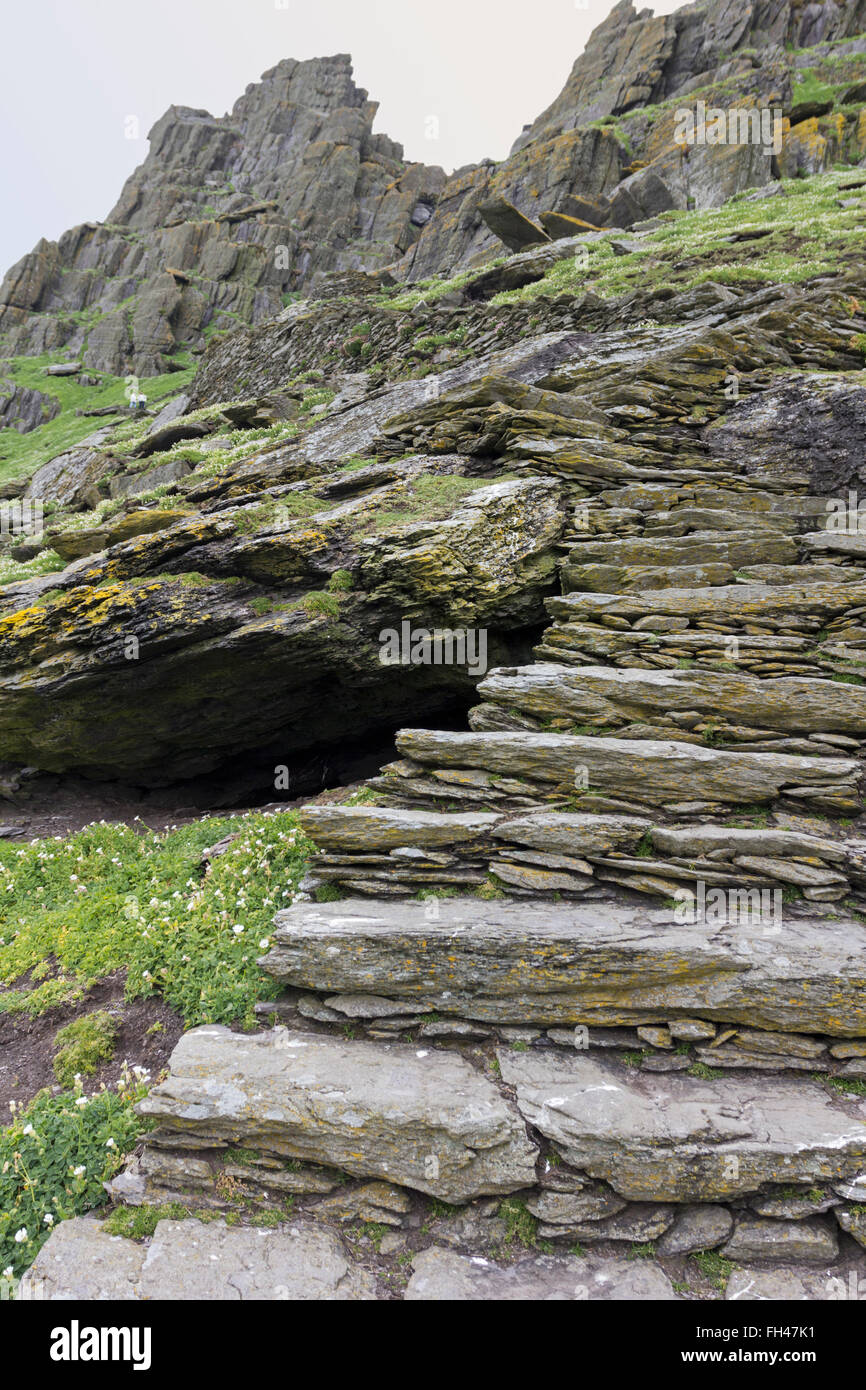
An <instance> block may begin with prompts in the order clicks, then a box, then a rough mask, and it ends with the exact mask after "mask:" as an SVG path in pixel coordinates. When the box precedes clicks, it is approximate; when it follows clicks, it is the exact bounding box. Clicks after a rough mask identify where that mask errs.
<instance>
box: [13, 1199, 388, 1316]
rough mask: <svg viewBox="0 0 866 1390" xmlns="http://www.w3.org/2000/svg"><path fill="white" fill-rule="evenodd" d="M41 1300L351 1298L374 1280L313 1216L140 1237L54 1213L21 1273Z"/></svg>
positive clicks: (367, 1292)
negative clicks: (272, 1224)
mask: <svg viewBox="0 0 866 1390" xmlns="http://www.w3.org/2000/svg"><path fill="white" fill-rule="evenodd" d="M39 1281H41V1283H42V1296H43V1297H46V1298H48V1299H51V1300H61V1301H62V1300H69V1299H74V1300H78V1299H84V1300H88V1301H89V1300H93V1299H99V1300H106V1299H108V1300H110V1299H126V1300H129V1299H142V1300H151V1299H169V1300H178V1301H186V1300H192V1299H208V1300H215V1301H229V1300H231V1301H235V1300H242V1299H248V1300H269V1299H273V1300H275V1301H285V1300H292V1301H294V1300H303V1301H306V1300H311V1299H320V1300H346V1299H350V1300H357V1299H364V1300H366V1299H374V1298H376V1281H375V1279H374V1278H373V1277H372V1275H370V1274H369V1273H367V1271H366V1270H363V1269H360V1268H357V1267H356V1266H354V1265H352V1263H351V1262H350V1260H349V1259H348V1258H347V1256H346V1253H345V1251H344V1249H343V1246H342V1243H341V1242H340V1240H339V1238H338V1237H337V1236H336V1235H335V1234H334V1233H333V1232H331V1231H327V1230H325V1229H324V1228H322V1227H318V1226H316V1225H315V1224H313V1223H301V1222H298V1223H295V1224H291V1225H289V1224H287V1225H284V1226H281V1227H278V1228H274V1229H265V1230H262V1229H259V1228H250V1227H246V1228H243V1227H229V1226H226V1224H225V1223H224V1222H222V1221H213V1222H208V1223H207V1224H202V1222H200V1221H195V1220H192V1219H190V1220H186V1221H160V1222H158V1223H157V1227H156V1230H155V1232H154V1234H153V1237H152V1239H151V1240H150V1241H149V1242H147V1243H146V1244H145V1243H144V1242H136V1241H133V1240H127V1239H126V1238H124V1237H121V1236H109V1235H107V1234H106V1233H105V1232H104V1231H103V1230H102V1229H101V1225H100V1222H99V1220H98V1219H94V1218H92V1217H81V1216H80V1217H75V1218H73V1220H71V1221H64V1222H62V1223H61V1224H60V1225H59V1226H58V1227H57V1229H56V1230H55V1231H53V1232H52V1234H51V1235H50V1237H49V1238H48V1241H47V1242H46V1244H45V1245H44V1246H43V1247H42V1250H41V1251H40V1252H39V1254H38V1255H37V1257H36V1260H35V1262H34V1263H33V1265H31V1267H30V1269H29V1271H28V1273H27V1274H26V1275H25V1278H24V1284H23V1292H25V1294H26V1290H27V1288H28V1287H29V1286H33V1287H38V1285H39Z"/></svg>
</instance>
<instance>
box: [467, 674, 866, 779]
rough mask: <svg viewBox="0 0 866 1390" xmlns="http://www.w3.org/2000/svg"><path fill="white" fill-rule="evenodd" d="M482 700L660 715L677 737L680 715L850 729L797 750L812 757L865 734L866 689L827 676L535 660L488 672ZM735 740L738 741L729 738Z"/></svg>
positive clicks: (591, 712)
mask: <svg viewBox="0 0 866 1390" xmlns="http://www.w3.org/2000/svg"><path fill="white" fill-rule="evenodd" d="M478 693H479V695H481V696H482V698H483V699H484V700H485V701H489V702H491V703H493V704H496V705H499V706H501V707H502V708H504V709H506V710H515V709H516V710H518V711H520V713H521V714H524V715H529V716H531V717H532V718H533V719H535V720H537V721H546V720H549V719H551V718H554V717H567V718H569V719H571V720H573V721H574V723H576V724H580V725H584V724H587V723H589V724H597V725H599V726H601V727H604V728H605V730H606V731H607V732H613V731H614V730H615V729H616V728H618V727H622V726H623V725H626V724H631V723H634V722H641V721H646V722H647V723H652V722H653V721H660V722H661V723H662V724H667V725H672V727H671V728H670V729H669V732H670V735H671V736H672V737H676V736H677V732H678V730H677V727H676V718H677V716H678V715H681V714H685V715H695V716H697V717H695V718H692V719H691V720H690V722H688V723H687V724H686V726H685V727H686V728H694V727H695V725H700V724H701V722H702V721H703V722H705V723H706V722H709V724H710V725H712V726H717V727H718V728H719V730H720V735H723V734H724V726H725V725H732V726H735V727H736V726H741V727H742V728H743V732H745V733H746V737H748V732H747V731H748V730H758V731H761V732H762V733H763V734H765V735H766V736H768V737H769V738H771V739H772V737H773V735H774V734H801V735H803V740H801V742H803V741H804V740H806V739H808V738H809V736H810V735H813V734H841V735H851V736H854V737H853V738H849V739H846V738H844V737H843V739H842V742H841V745H840V746H836V747H835V748H834V745H833V744H832V743H830V744H828V743H823V744H822V743H817V744H816V743H813V744H811V746H809V747H800V748H798V749H797V750H792V751H798V752H804V753H810V754H814V755H816V756H821V755H822V754H829V753H832V752H834V751H835V753H836V755H837V756H838V755H839V754H840V753H842V754H850V753H851V751H852V748H853V751H855V752H856V750H857V745H858V744H859V743H860V741H861V740H862V739H863V738H864V737H866V689H860V688H858V687H856V686H850V685H843V684H841V683H839V682H835V681H830V680H814V679H809V678H806V677H775V678H773V677H771V678H767V679H765V680H761V679H759V678H757V677H755V676H749V675H747V674H744V673H739V672H730V673H729V672H707V671H685V670H675V671H647V670H644V669H641V668H639V667H627V666H618V667H611V666H581V667H580V668H578V669H575V668H572V667H569V666H562V665H555V664H552V663H541V662H539V663H536V664H534V665H532V666H519V667H513V668H505V669H499V670H494V671H491V672H490V674H489V675H488V676H487V677H486V678H485V679H484V680H483V681H481V683H480V684H479V686H478ZM735 741H737V740H735Z"/></svg>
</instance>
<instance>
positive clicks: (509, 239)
mask: <svg viewBox="0 0 866 1390" xmlns="http://www.w3.org/2000/svg"><path fill="white" fill-rule="evenodd" d="M478 211H479V213H480V214H481V216H482V217H483V219H484V221H485V222H486V223H487V226H488V227H489V228H490V230H491V232H492V233H493V235H494V236H496V237H498V238H499V240H500V241H503V242H504V243H505V245H506V246H507V247H508V249H509V251H525V250H526V249H527V247H529V246H536V245H537V244H538V243H539V242H543V241H548V240H549V237H548V235H547V232H545V231H544V230H543V228H541V227H538V226H536V224H535V223H534V222H531V221H530V219H529V218H528V217H524V215H523V213H522V212H520V211H519V210H518V209H517V208H516V207H515V206H514V204H513V203H509V201H508V199H507V198H490V199H489V200H488V201H487V202H486V203H481V204H480V206H479V208H478Z"/></svg>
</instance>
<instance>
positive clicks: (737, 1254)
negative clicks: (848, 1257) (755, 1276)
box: [722, 1216, 839, 1265]
mask: <svg viewBox="0 0 866 1390" xmlns="http://www.w3.org/2000/svg"><path fill="white" fill-rule="evenodd" d="M838 1253H839V1242H838V1239H837V1236H836V1232H835V1230H834V1228H833V1226H831V1225H830V1224H829V1223H828V1222H825V1221H809V1220H806V1221H768V1220H765V1219H763V1218H761V1217H752V1216H739V1217H737V1219H736V1221H735V1222H734V1230H733V1234H732V1235H731V1237H730V1239H729V1240H728V1242H727V1244H726V1245H724V1246H723V1247H722V1254H723V1255H725V1256H726V1258H727V1259H729V1260H737V1261H739V1260H780V1261H782V1262H783V1263H784V1262H786V1261H788V1262H800V1263H802V1264H813V1265H814V1264H832V1262H833V1260H835V1258H836V1256H837V1254H838Z"/></svg>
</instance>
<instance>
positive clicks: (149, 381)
mask: <svg viewBox="0 0 866 1390" xmlns="http://www.w3.org/2000/svg"><path fill="white" fill-rule="evenodd" d="M57 360H58V359H57V357H56V356H54V355H53V354H51V353H44V354H43V355H42V356H40V357H13V358H9V359H4V362H3V367H2V370H0V377H3V378H6V377H9V378H10V379H11V380H12V381H14V382H15V383H16V385H18V386H28V387H32V388H35V389H36V390H37V391H41V392H42V393H43V395H48V396H54V397H56V399H57V400H58V401H59V402H60V413H59V415H57V416H55V418H54V419H53V420H48V421H46V423H45V424H44V425H40V426H39V427H38V428H37V429H35V430H30V431H29V432H28V433H27V434H19V433H18V431H17V430H0V485H2V483H3V482H4V481H10V480H12V479H13V478H26V477H29V476H30V474H31V473H34V472H35V471H36V469H37V468H40V467H41V466H42V464H43V463H47V462H48V461H49V459H52V458H54V457H55V456H56V455H57V454H62V453H63V452H64V451H65V450H66V449H71V448H73V446H74V445H76V444H80V443H81V441H82V439H86V438H87V436H88V435H89V434H93V433H94V432H95V431H96V430H98V429H99V428H100V427H101V426H102V425H105V424H107V423H108V422H109V421H110V419H111V417H110V416H108V417H106V418H105V419H101V418H100V417H99V416H88V415H76V414H75V411H76V409H82V410H91V409H96V408H100V407H103V406H108V405H116V406H117V407H118V413H119V414H123V413H128V411H129V408H128V406H127V402H126V396H125V395H124V392H125V390H126V385H125V378H124V377H120V376H109V375H108V373H106V372H94V371H90V369H86V370H85V375H89V376H97V377H99V385H98V386H81V385H80V384H79V382H78V380H77V378H76V377H69V376H67V377H52V376H44V375H43V372H42V368H43V367H46V366H48V365H49V364H51V363H53V362H56V361H57ZM176 360H177V361H178V363H180V364H182V369H181V370H180V371H176V372H167V373H166V374H165V375H163V376H154V377H142V378H141V383H140V384H141V390H142V391H143V392H144V394H145V395H146V396H147V399H148V407H150V406H152V405H154V404H155V403H156V402H158V401H159V400H160V399H162V398H163V397H165V398H168V397H169V396H174V395H177V393H178V392H179V391H182V390H183V389H184V387H185V386H187V385H188V384H189V382H190V381H192V378H193V376H194V375H195V370H196V369H195V366H194V365H193V364H192V360H191V358H190V357H189V355H188V354H181V353H178V354H177V357H176ZM7 363H8V365H7ZM138 423H139V424H140V423H141V421H140V419H139V420H138Z"/></svg>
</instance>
